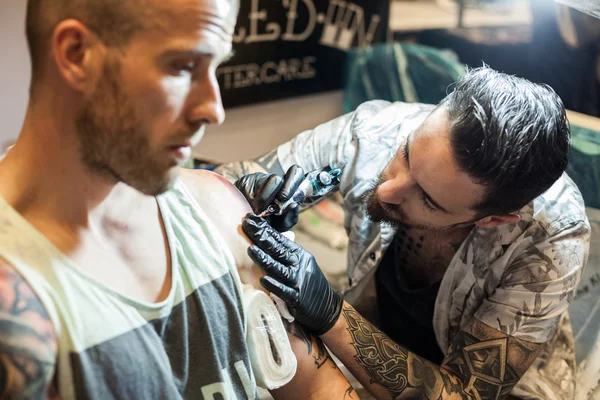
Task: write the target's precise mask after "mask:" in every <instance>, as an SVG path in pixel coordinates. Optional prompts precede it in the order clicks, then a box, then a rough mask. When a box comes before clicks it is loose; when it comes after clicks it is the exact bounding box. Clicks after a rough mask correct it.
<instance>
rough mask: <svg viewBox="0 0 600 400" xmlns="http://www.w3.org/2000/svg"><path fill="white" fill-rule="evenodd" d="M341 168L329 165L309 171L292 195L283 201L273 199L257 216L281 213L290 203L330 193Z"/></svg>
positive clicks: (311, 199)
mask: <svg viewBox="0 0 600 400" xmlns="http://www.w3.org/2000/svg"><path fill="white" fill-rule="evenodd" d="M341 175H342V170H341V169H340V168H331V167H329V166H327V167H325V168H321V169H317V170H314V171H311V172H309V173H308V174H306V175H305V176H304V180H303V181H302V183H301V184H300V186H298V189H296V191H295V192H294V194H293V195H292V197H291V198H290V199H289V200H288V201H286V202H285V203H281V202H279V201H277V200H275V202H274V204H271V205H270V206H269V207H268V208H267V209H266V210H265V211H263V212H262V213H261V214H260V215H259V217H268V216H269V215H281V214H283V213H284V212H285V210H286V209H287V208H288V207H289V206H290V205H291V204H294V203H296V204H304V203H306V204H312V203H315V202H317V201H318V200H320V199H321V198H323V197H324V196H326V195H328V194H329V193H331V192H332V191H333V190H334V189H335V188H336V187H337V185H339V183H340V176H341Z"/></svg>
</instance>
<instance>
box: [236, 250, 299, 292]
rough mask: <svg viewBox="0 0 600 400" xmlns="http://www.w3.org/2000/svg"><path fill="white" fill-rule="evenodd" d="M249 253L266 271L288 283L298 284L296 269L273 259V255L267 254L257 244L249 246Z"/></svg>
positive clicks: (291, 284)
mask: <svg viewBox="0 0 600 400" xmlns="http://www.w3.org/2000/svg"><path fill="white" fill-rule="evenodd" d="M248 255H249V256H250V258H251V259H252V261H254V262H255V263H256V265H258V266H259V267H260V269H262V270H263V271H265V273H266V274H267V275H269V276H272V277H273V278H275V279H277V280H278V281H281V282H283V283H284V284H286V285H290V286H296V285H297V282H296V279H295V274H294V270H293V269H292V268H290V267H287V266H285V265H283V264H281V263H280V262H277V261H275V260H273V258H272V257H271V256H269V255H268V254H266V253H265V252H264V251H262V250H261V249H260V248H259V247H257V246H251V247H249V248H248Z"/></svg>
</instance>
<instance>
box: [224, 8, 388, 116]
mask: <svg viewBox="0 0 600 400" xmlns="http://www.w3.org/2000/svg"><path fill="white" fill-rule="evenodd" d="M240 3H241V7H240V14H239V16H238V21H237V26H236V31H235V35H234V38H233V50H234V56H233V58H232V59H231V60H230V61H228V62H227V63H224V64H223V65H221V66H220V67H219V68H218V69H217V78H218V80H219V84H220V86H221V94H222V96H223V104H224V105H225V107H226V108H227V107H235V106H239V105H244V104H252V103H258V102H261V101H267V100H275V99H280V98H286V97H292V96H299V95H303V94H309V93H316V92H322V91H327V90H334V89H339V88H341V87H342V84H343V69H344V61H345V55H346V52H347V51H348V50H349V49H351V48H356V47H364V46H368V45H370V44H372V43H376V42H382V41H385V38H386V35H387V28H388V15H389V7H390V5H389V3H390V1H389V0H352V1H341V0H241V1H240Z"/></svg>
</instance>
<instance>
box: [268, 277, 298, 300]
mask: <svg viewBox="0 0 600 400" xmlns="http://www.w3.org/2000/svg"><path fill="white" fill-rule="evenodd" d="M260 284H261V285H262V287H264V288H265V289H267V290H268V291H269V292H271V293H273V294H274V295H275V296H277V297H279V298H280V299H281V300H283V301H285V302H286V303H287V304H289V305H290V306H291V307H297V306H298V304H299V297H298V292H297V291H296V290H294V289H292V288H290V287H288V286H285V285H284V284H283V283H281V282H278V281H277V280H275V279H273V278H271V277H270V276H263V277H262V278H260Z"/></svg>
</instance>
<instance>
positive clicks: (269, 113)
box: [0, 0, 342, 162]
mask: <svg viewBox="0 0 600 400" xmlns="http://www.w3.org/2000/svg"><path fill="white" fill-rule="evenodd" d="M26 3H27V2H26V0H0V51H1V53H0V54H2V60H1V61H0V66H1V67H0V154H1V153H2V150H3V148H4V146H5V144H7V143H8V142H12V141H14V140H15V139H16V138H17V136H18V134H19V131H20V129H21V124H22V122H23V117H24V116H25V109H26V106H27V99H28V92H27V90H28V88H29V80H30V61H29V55H28V52H27V43H26V41H25V6H26ZM341 98H342V97H341V93H340V92H330V93H326V94H322V95H314V96H304V97H300V98H295V99H288V100H284V101H277V102H271V103H265V104H259V105H254V106H249V107H238V108H235V109H232V110H227V117H226V121H225V123H224V124H223V126H221V127H214V128H213V127H211V128H210V129H208V130H207V133H206V136H205V138H204V139H203V140H202V142H200V144H199V145H198V146H197V147H196V148H195V149H194V154H195V155H196V156H197V157H200V158H204V159H206V160H209V161H217V162H226V161H233V160H239V159H243V158H249V157H255V156H258V155H260V154H262V153H264V152H266V151H268V150H270V149H272V148H274V147H276V146H277V145H279V144H281V143H283V142H285V141H287V140H288V139H289V138H291V137H293V136H294V135H295V134H297V133H299V132H301V131H303V130H306V129H310V128H312V127H314V126H316V125H318V124H319V123H322V122H325V121H327V120H329V119H331V118H334V117H336V116H338V115H340V114H341V113H342V105H341V101H342V100H341Z"/></svg>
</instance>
